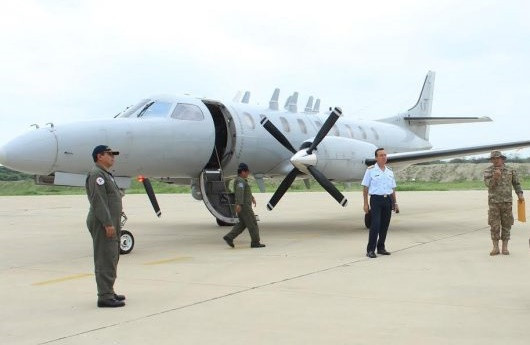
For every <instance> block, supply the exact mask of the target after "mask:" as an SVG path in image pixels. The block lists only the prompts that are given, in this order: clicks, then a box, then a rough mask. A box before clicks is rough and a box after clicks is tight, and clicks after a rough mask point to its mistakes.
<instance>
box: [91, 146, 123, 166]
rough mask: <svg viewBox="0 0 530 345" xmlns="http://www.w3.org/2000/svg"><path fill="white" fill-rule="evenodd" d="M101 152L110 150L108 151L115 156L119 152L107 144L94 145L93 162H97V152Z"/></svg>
mask: <svg viewBox="0 0 530 345" xmlns="http://www.w3.org/2000/svg"><path fill="white" fill-rule="evenodd" d="M103 152H110V153H112V154H113V155H115V156H117V155H119V154H120V152H119V151H114V150H112V149H111V148H110V147H108V146H107V145H98V146H96V147H94V150H93V151H92V159H93V160H94V162H97V160H98V154H101V153H103Z"/></svg>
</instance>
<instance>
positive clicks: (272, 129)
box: [261, 107, 348, 211]
mask: <svg viewBox="0 0 530 345" xmlns="http://www.w3.org/2000/svg"><path fill="white" fill-rule="evenodd" d="M341 115H342V111H341V109H340V108H338V107H335V108H334V109H333V111H332V112H331V114H330V115H329V117H328V118H327V119H326V122H324V124H323V125H322V127H321V128H320V130H319V131H318V133H317V135H316V136H315V139H314V140H313V142H312V143H311V145H310V146H309V147H308V148H307V149H305V148H303V147H302V148H300V150H299V151H296V150H295V149H294V147H293V145H291V143H290V142H289V140H288V139H287V138H286V137H285V136H284V135H283V134H282V132H280V131H279V130H278V128H276V126H274V124H273V123H272V122H271V121H270V120H269V119H268V118H267V117H264V118H263V119H262V120H261V125H262V126H263V127H264V128H265V129H266V130H267V132H269V133H270V134H271V135H272V136H273V137H274V138H275V139H276V140H278V142H279V143H280V144H282V145H283V147H285V148H286V149H287V150H289V151H291V152H292V153H293V154H294V155H293V157H292V158H291V163H292V164H293V165H294V167H293V169H292V170H291V171H290V172H289V174H287V176H286V177H285V178H284V179H283V181H282V183H280V186H279V187H278V189H276V191H275V192H274V194H273V195H272V198H271V200H270V201H269V203H268V204H267V209H269V211H270V210H272V209H273V208H274V207H275V206H276V204H277V203H278V202H279V201H280V199H281V198H282V197H283V195H284V194H285V192H286V191H287V189H289V187H290V186H291V184H292V183H293V182H294V180H295V178H296V176H297V175H299V174H302V173H303V171H308V172H309V173H310V174H311V175H312V176H313V178H314V179H315V180H316V181H317V182H318V183H319V184H320V185H321V186H322V188H324V189H325V190H326V191H327V192H328V193H329V194H330V195H331V196H332V197H333V198H334V199H335V200H337V202H338V203H339V204H341V206H346V205H347V204H348V200H347V199H346V197H345V196H344V195H343V194H342V193H341V192H340V191H339V190H338V189H337V187H335V185H333V183H331V182H330V181H329V180H328V179H327V178H326V176H324V174H322V173H321V172H320V171H319V170H318V169H317V168H315V165H316V155H314V154H313V151H315V150H316V149H317V146H318V144H320V142H322V140H323V139H324V138H325V137H326V135H327V134H328V132H329V131H330V129H331V128H332V127H333V125H335V122H337V120H338V119H339V117H340V116H341Z"/></svg>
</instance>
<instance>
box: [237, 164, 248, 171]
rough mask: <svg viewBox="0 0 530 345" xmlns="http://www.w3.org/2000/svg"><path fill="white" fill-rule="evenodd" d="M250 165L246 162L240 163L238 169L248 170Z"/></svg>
mask: <svg viewBox="0 0 530 345" xmlns="http://www.w3.org/2000/svg"><path fill="white" fill-rule="evenodd" d="M248 170H249V169H248V165H246V164H245V163H239V167H238V168H237V171H238V172H239V171H248Z"/></svg>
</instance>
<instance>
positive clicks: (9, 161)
mask: <svg viewBox="0 0 530 345" xmlns="http://www.w3.org/2000/svg"><path fill="white" fill-rule="evenodd" d="M153 100H155V99H153ZM164 101H166V102H167V101H168V98H167V97H166V98H165V99H164ZM169 101H170V102H172V103H174V104H173V106H172V108H171V109H174V108H175V106H176V104H178V103H185V104H193V105H196V106H197V107H199V108H200V109H201V111H202V112H203V113H204V119H202V120H200V121H192V120H181V119H174V118H170V117H169V116H167V117H163V118H159V117H153V118H120V117H118V118H113V119H104V120H91V121H83V122H76V123H71V124H64V125H55V126H53V127H46V128H40V129H37V130H33V131H29V132H27V133H25V134H23V135H21V136H19V137H17V138H15V139H14V140H12V141H10V142H8V143H7V144H6V145H4V146H3V147H2V148H1V149H0V157H1V159H2V163H3V164H4V165H6V166H7V167H10V168H13V169H15V170H19V171H23V172H26V173H30V174H37V175H48V174H51V173H54V172H64V173H71V174H86V172H87V171H88V170H89V169H90V167H91V166H92V164H93V162H92V159H91V152H92V149H93V148H94V147H95V146H96V145H100V144H105V145H109V146H110V147H111V148H113V149H115V150H118V151H120V155H119V156H118V157H117V159H116V163H115V165H114V166H113V172H114V174H115V175H116V176H128V177H135V176H138V175H146V176H150V177H159V178H166V177H170V178H197V177H198V176H199V174H200V173H201V171H202V170H203V169H204V167H205V165H206V164H207V163H208V160H209V159H210V156H211V155H212V151H213V149H214V145H215V135H216V134H215V133H216V131H215V125H214V121H213V119H212V116H211V114H210V112H209V110H208V108H207V107H206V106H205V104H204V103H203V102H202V101H201V100H200V99H197V98H191V97H179V98H171V99H170V100H169ZM224 105H225V106H226V109H227V110H228V111H229V112H230V114H231V116H232V120H233V121H234V123H233V125H232V126H227V128H228V136H230V137H231V138H232V139H231V141H233V142H234V144H233V146H232V145H231V147H230V148H227V150H230V149H232V151H233V152H232V155H231V157H230V159H228V160H227V161H225V162H224V163H223V170H224V172H225V176H233V175H235V173H236V169H237V165H238V164H239V163H240V162H245V163H247V164H248V165H249V166H250V167H251V170H252V172H253V173H254V174H263V175H265V176H279V175H285V174H287V173H288V172H289V171H290V170H291V169H292V167H293V166H292V164H291V162H290V161H289V159H290V158H291V157H292V153H291V152H289V151H288V150H287V149H285V148H284V147H283V146H282V145H281V144H280V143H278V142H277V141H276V139H275V138H273V137H272V136H271V135H270V134H269V133H268V132H267V131H266V130H265V129H264V128H263V127H262V126H261V125H260V121H261V118H262V116H266V117H267V118H269V120H270V121H271V122H272V123H273V124H274V125H275V126H276V127H277V128H278V129H279V130H280V131H281V132H282V133H283V134H284V135H285V137H287V139H288V140H289V141H290V142H291V144H292V145H293V146H294V147H295V148H296V149H298V148H299V147H300V145H302V143H304V142H306V141H311V140H312V138H313V137H314V136H315V135H316V133H317V131H318V129H319V127H318V126H319V125H318V123H320V124H322V123H324V122H325V120H326V119H327V116H328V114H326V113H321V114H312V113H292V112H287V111H274V110H270V109H268V108H260V107H257V106H252V105H248V104H243V103H232V104H224ZM335 127H336V128H337V129H338V133H336V130H335V128H332V129H331V130H330V132H329V134H328V136H327V137H326V138H325V139H324V140H323V141H322V143H321V144H320V145H319V147H318V150H317V151H316V153H317V158H318V163H317V165H316V166H317V168H318V169H322V170H323V171H322V172H323V173H324V174H325V175H326V176H327V177H328V178H329V179H334V180H342V181H348V180H352V179H359V178H360V177H362V174H363V173H364V170H365V169H366V165H365V164H364V160H365V159H367V158H373V154H374V150H375V148H377V147H384V148H385V149H386V151H387V152H388V153H395V152H408V151H416V150H424V149H430V148H431V145H430V143H429V142H428V141H426V140H423V139H421V138H420V137H418V136H416V135H415V134H414V133H413V132H411V131H410V130H408V129H407V128H406V127H404V126H403V127H402V126H399V125H394V124H389V123H384V122H379V121H368V120H354V119H351V118H348V117H341V118H340V119H339V120H338V121H337V123H336V125H335ZM348 127H349V128H348ZM230 128H235V133H234V132H233V131H234V130H232V129H230ZM304 128H305V131H304ZM337 134H338V135H337ZM352 136H353V137H352Z"/></svg>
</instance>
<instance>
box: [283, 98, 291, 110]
mask: <svg viewBox="0 0 530 345" xmlns="http://www.w3.org/2000/svg"><path fill="white" fill-rule="evenodd" d="M291 97H292V96H289V97H287V100H286V101H285V105H284V106H283V109H285V110H287V108H288V107H289V103H291Z"/></svg>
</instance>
